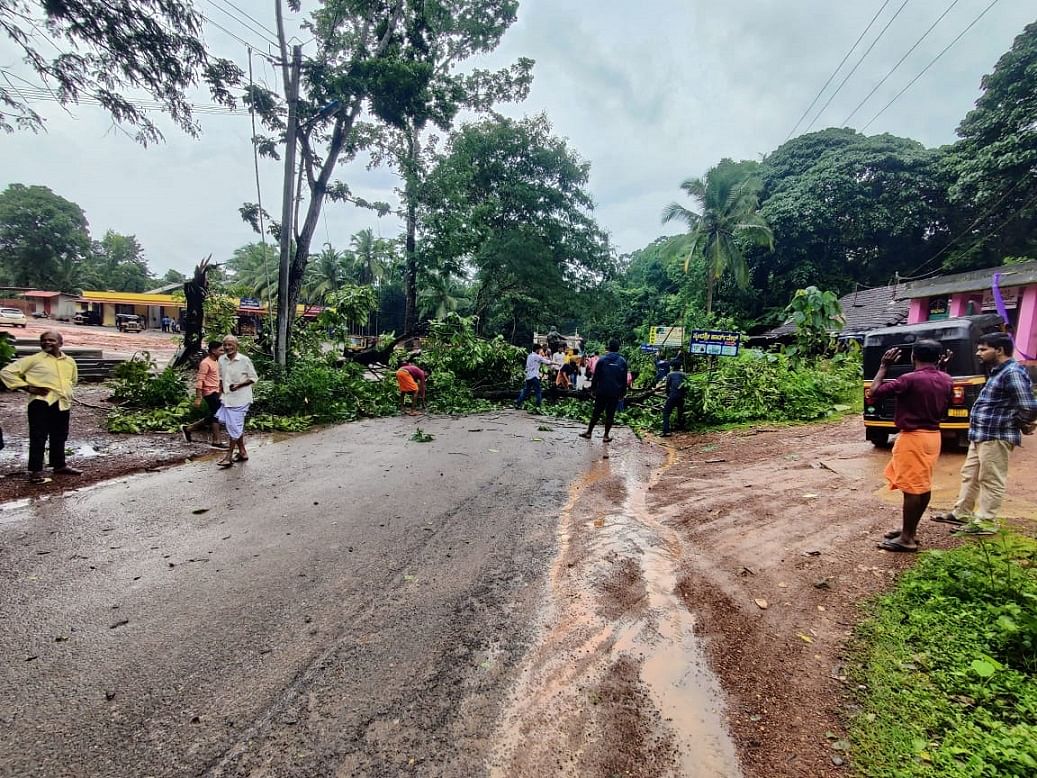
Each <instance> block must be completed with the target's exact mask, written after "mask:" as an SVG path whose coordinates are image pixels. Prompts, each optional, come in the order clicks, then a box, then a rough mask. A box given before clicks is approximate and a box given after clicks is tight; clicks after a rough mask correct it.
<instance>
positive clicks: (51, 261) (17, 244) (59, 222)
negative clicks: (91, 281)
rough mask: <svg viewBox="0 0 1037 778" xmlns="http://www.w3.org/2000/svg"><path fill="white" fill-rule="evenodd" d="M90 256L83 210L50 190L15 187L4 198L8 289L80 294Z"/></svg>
mask: <svg viewBox="0 0 1037 778" xmlns="http://www.w3.org/2000/svg"><path fill="white" fill-rule="evenodd" d="M89 251H90V233H89V232H88V225H87V221H86V215H85V214H84V213H83V209H82V208H80V207H79V206H78V205H76V204H75V203H73V202H71V201H70V200H66V199H65V198H64V197H61V196H60V195H56V194H54V192H52V191H51V190H50V189H48V188H47V187H45V186H25V185H24V184H11V185H10V186H9V187H7V189H6V190H4V192H3V193H2V194H0V276H2V281H3V283H6V284H11V285H13V286H31V287H40V288H43V289H57V290H61V291H75V290H77V289H79V288H81V286H80V281H81V263H82V261H83V259H84V258H85V257H86V256H87V254H88V253H89Z"/></svg>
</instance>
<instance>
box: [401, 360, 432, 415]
mask: <svg viewBox="0 0 1037 778" xmlns="http://www.w3.org/2000/svg"><path fill="white" fill-rule="evenodd" d="M400 367H401V368H403V369H404V370H406V371H407V372H408V373H410V374H411V376H412V377H413V378H414V381H415V382H416V383H417V384H418V393H417V394H416V395H415V396H414V406H415V407H416V408H424V407H425V406H426V405H427V404H428V402H427V400H426V399H425V381H426V379H427V378H428V373H426V372H425V371H424V370H422V369H421V368H420V367H418V366H417V365H415V364H414V363H413V362H412V361H411V360H410V359H405V360H404V361H403V364H402V365H400Z"/></svg>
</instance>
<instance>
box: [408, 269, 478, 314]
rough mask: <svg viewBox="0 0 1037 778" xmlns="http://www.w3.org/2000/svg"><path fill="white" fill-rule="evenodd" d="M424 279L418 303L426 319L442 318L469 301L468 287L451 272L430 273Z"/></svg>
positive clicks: (455, 311) (456, 310)
mask: <svg viewBox="0 0 1037 778" xmlns="http://www.w3.org/2000/svg"><path fill="white" fill-rule="evenodd" d="M423 280H424V283H423V284H422V288H421V294H420V295H419V297H418V303H419V305H420V308H419V311H420V315H421V316H422V317H424V318H426V319H442V318H443V317H444V316H446V315H447V314H448V313H457V312H458V311H459V310H460V309H462V308H463V307H464V306H465V305H467V303H468V302H469V300H468V288H467V287H466V286H465V285H464V284H463V283H462V282H461V281H459V280H458V279H457V278H455V277H454V276H453V275H451V274H450V273H445V272H438V273H430V274H428V277H427V278H425V279H423Z"/></svg>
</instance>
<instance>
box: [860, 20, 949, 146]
mask: <svg viewBox="0 0 1037 778" xmlns="http://www.w3.org/2000/svg"><path fill="white" fill-rule="evenodd" d="M959 2H961V0H951V4H950V5H948V6H947V8H945V9H944V11H943V13H942V14H940V15H939V16H938V17H936V21H935V22H933V23H932V24H930V25H929V29H927V30H926V31H925V32H923V33H922V36H921V37H920V38H919V39H918V40H916V41H915V42H914V44H913V45H912V46H911V48H909V49H908V50H907V51H906V52H905V53H904V56H902V57H901V58H900V59H898V60H897V63H896V64H895V65H894V66H893V67H891V68H890V69H889V71H888V72H887V73H886V75H884V76H883V77H882V78H881V79H880V80H879V82H878V83H877V84H875V86H873V87H872V88H871V91H870V92H868V94H866V95H865V96H864V99H863V100H861V101H860V102H859V103H857V107H856V108H854V109H853V110H852V111H850V114H849V116H847V117H846V118H845V119H843V121H842V124H843V126H844V127H845V126H846V125H847V124H849V123H850V119H852V118H853V117H854V116H856V115H857V111H859V110H860V109H861V108H863V107H864V104H865V103H867V102H868V100H870V99H871V96H872V95H873V94H875V93H876V92H877V91H879V88H880V87H881V86H882V85H883V84H885V83H886V81H887V80H888V79H889V77H890V76H892V75H893V74H894V73H895V72H896V70H897V68H899V67H900V66H901V65H903V64H904V60H905V59H907V58H908V57H909V56H911V52H913V51H914V50H915V49H917V48H918V47H919V46H920V45H921V43H922V41H924V40H925V39H926V38H927V37H929V33H931V32H932V31H933V30H934V29H936V25H938V24H939V23H940V22H942V21H943V19H944V17H945V16H947V14H949V13H950V12H951V11H952V10H954V6H956V5H957V4H958V3H959Z"/></svg>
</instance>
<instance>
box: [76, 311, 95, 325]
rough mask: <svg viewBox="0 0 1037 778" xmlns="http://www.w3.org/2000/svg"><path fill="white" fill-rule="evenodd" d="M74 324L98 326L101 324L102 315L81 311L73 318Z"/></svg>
mask: <svg viewBox="0 0 1037 778" xmlns="http://www.w3.org/2000/svg"><path fill="white" fill-rule="evenodd" d="M72 322H73V323H74V324H94V325H98V324H100V323H101V314H99V313H98V312H97V311H80V312H79V313H77V314H76V315H75V316H73V317H72Z"/></svg>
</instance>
